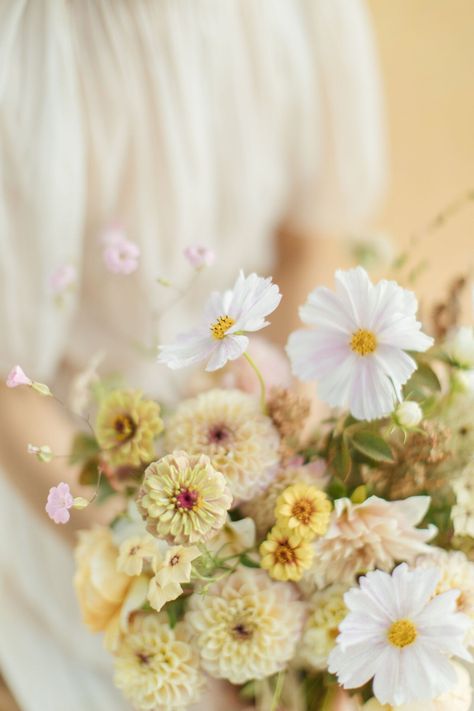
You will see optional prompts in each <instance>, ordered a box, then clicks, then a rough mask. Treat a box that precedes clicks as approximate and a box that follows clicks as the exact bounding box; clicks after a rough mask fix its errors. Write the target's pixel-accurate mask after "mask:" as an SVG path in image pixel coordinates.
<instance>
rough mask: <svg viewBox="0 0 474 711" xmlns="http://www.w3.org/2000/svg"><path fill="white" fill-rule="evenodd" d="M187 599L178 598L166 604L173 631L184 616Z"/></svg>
mask: <svg viewBox="0 0 474 711" xmlns="http://www.w3.org/2000/svg"><path fill="white" fill-rule="evenodd" d="M185 607H186V598H185V597H184V596H181V597H178V598H176V600H172V601H171V602H168V603H167V604H166V607H165V610H166V614H167V615H168V622H169V626H170V627H171V629H174V628H175V627H176V625H177V624H178V622H179V621H180V620H181V619H182V618H183V616H184V610H185Z"/></svg>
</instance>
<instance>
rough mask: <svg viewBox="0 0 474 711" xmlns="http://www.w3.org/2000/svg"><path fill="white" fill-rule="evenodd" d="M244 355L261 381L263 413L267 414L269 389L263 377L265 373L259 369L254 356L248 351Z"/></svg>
mask: <svg viewBox="0 0 474 711" xmlns="http://www.w3.org/2000/svg"><path fill="white" fill-rule="evenodd" d="M243 356H244V358H245V359H246V360H247V362H248V364H249V365H250V367H251V368H253V370H254V372H255V375H256V376H257V378H258V382H259V383H260V406H261V408H262V412H263V414H264V415H266V414H267V391H266V388H265V381H264V379H263V375H262V374H261V372H260V370H259V369H258V367H257V364H256V363H255V361H254V359H253V358H252V356H249V354H248V353H244V354H243Z"/></svg>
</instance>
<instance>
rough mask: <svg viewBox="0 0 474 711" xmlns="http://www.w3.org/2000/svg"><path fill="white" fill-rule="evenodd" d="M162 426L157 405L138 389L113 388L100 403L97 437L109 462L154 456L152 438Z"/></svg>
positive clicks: (132, 461) (133, 462) (131, 461)
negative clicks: (144, 397) (144, 396)
mask: <svg viewBox="0 0 474 711" xmlns="http://www.w3.org/2000/svg"><path fill="white" fill-rule="evenodd" d="M162 430H163V421H162V419H161V417H160V406H159V405H158V403H156V402H154V401H153V400H144V399H143V396H142V393H141V392H140V391H139V390H113V391H112V392H110V393H109V394H108V395H106V396H105V397H104V399H103V400H102V402H101V403H100V407H99V412H98V413H97V420H96V435H97V441H98V443H99V446H100V447H101V448H102V449H103V450H105V456H106V458H107V460H108V461H109V462H110V463H111V464H112V465H116V466H119V465H122V464H128V465H130V466H139V465H140V464H141V463H142V462H150V461H151V460H153V459H154V457H155V450H154V444H153V441H154V439H155V437H157V436H158V435H159V434H160V432H161V431H162Z"/></svg>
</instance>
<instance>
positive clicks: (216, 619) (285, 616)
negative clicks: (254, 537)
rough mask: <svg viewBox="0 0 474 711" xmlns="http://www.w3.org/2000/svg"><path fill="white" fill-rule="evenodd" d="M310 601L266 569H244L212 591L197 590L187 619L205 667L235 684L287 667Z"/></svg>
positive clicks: (217, 584) (211, 588)
mask: <svg viewBox="0 0 474 711" xmlns="http://www.w3.org/2000/svg"><path fill="white" fill-rule="evenodd" d="M303 616H304V605H303V603H302V602H300V601H298V599H297V593H296V590H295V588H294V587H293V586H291V585H288V584H287V583H275V582H273V581H272V580H270V578H269V577H268V575H266V573H264V572H263V571H262V570H255V569H251V568H239V569H238V570H237V571H236V572H235V573H232V574H231V575H230V576H228V577H226V578H224V579H223V580H221V581H219V582H218V583H215V584H214V585H212V586H211V587H210V588H209V591H208V592H207V594H206V595H200V594H199V593H196V594H194V595H193V596H192V597H191V599H190V603H189V611H188V612H187V614H186V618H185V619H186V620H187V621H188V622H189V624H190V626H191V628H192V629H193V631H194V635H195V641H196V644H197V646H198V648H199V652H200V655H201V663H202V666H203V668H204V670H205V671H207V672H208V673H209V674H210V675H211V676H213V677H217V678H219V679H228V680H229V681H231V682H232V683H233V684H243V683H245V682H246V681H249V680H250V679H263V678H264V677H267V676H270V675H271V674H275V672H278V671H280V670H281V669H283V668H284V666H285V665H286V663H287V662H288V661H289V660H290V659H291V658H292V657H293V655H294V652H295V648H296V644H297V642H298V640H299V637H300V634H301V629H302V624H303Z"/></svg>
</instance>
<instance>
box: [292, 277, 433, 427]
mask: <svg viewBox="0 0 474 711" xmlns="http://www.w3.org/2000/svg"><path fill="white" fill-rule="evenodd" d="M335 279H336V291H335V293H334V292H332V291H330V290H329V289H327V288H325V287H319V288H317V289H315V290H314V291H313V292H311V294H310V295H309V297H308V301H307V303H306V304H305V305H304V306H302V307H301V309H300V316H301V319H302V320H303V321H304V322H305V323H307V324H309V325H310V326H312V327H313V328H312V329H311V330H300V331H296V332H295V333H292V334H291V336H290V338H289V341H288V345H287V351H288V355H289V356H290V360H291V362H292V367H293V372H294V374H295V375H296V376H297V377H299V378H300V379H301V380H309V381H311V380H317V381H318V392H319V396H320V398H321V399H322V400H324V402H327V403H329V405H332V406H333V407H343V408H347V409H349V410H350V411H351V413H352V415H353V416H354V417H356V418H357V419H359V420H374V419H376V418H379V417H384V416H386V415H389V414H390V413H391V412H392V411H393V409H394V407H395V404H396V402H397V401H398V400H401V399H402V391H401V389H402V385H404V384H405V383H406V382H407V380H408V379H409V378H410V376H411V375H412V373H413V372H414V370H415V369H416V363H415V361H414V360H413V358H412V357H411V356H409V355H408V354H407V353H406V351H426V350H427V349H428V348H429V347H430V346H431V345H432V343H433V339H432V338H430V337H428V336H426V335H425V334H424V333H422V332H421V330H420V329H421V324H420V323H419V321H417V320H416V310H417V307H418V304H417V301H416V297H415V295H414V294H413V293H412V292H411V291H407V290H406V289H402V288H401V287H400V286H398V284H396V282H394V281H386V280H382V281H380V282H379V283H378V284H376V285H373V284H372V283H371V281H370V279H369V276H368V274H367V272H366V271H365V269H363V268H362V267H357V268H356V269H350V270H348V271H345V272H344V271H337V272H336V277H335Z"/></svg>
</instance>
